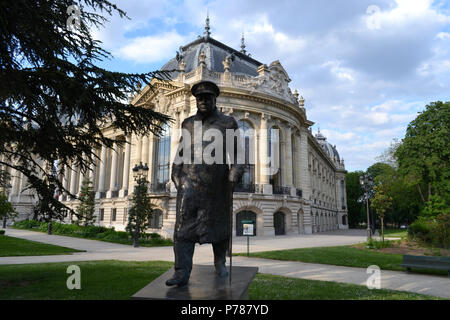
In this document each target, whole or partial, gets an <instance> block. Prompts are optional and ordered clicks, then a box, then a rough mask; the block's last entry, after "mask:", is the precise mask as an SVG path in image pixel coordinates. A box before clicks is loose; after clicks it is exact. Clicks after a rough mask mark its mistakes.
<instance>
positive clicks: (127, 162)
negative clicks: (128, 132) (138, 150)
mask: <svg viewBox="0 0 450 320" xmlns="http://www.w3.org/2000/svg"><path fill="white" fill-rule="evenodd" d="M130 154H131V136H128V137H126V143H125V159H124V160H123V176H122V189H121V190H120V191H119V197H125V191H128V181H129V176H130Z"/></svg>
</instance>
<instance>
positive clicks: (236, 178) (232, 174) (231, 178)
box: [228, 169, 241, 183]
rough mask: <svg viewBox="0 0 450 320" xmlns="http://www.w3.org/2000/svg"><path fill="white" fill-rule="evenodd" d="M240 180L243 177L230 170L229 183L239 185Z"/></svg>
mask: <svg viewBox="0 0 450 320" xmlns="http://www.w3.org/2000/svg"><path fill="white" fill-rule="evenodd" d="M240 178H241V177H240V175H239V173H238V172H237V171H236V170H233V169H231V170H230V173H229V174H228V181H230V182H233V183H238V182H239V179H240Z"/></svg>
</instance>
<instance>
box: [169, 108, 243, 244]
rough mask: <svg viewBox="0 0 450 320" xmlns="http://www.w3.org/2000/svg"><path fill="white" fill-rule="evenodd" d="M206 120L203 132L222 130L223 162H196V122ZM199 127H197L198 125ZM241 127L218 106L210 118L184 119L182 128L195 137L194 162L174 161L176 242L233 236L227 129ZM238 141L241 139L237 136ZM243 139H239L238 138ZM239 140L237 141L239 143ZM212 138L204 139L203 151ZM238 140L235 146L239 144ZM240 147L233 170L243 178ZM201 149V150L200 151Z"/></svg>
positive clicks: (192, 149)
mask: <svg viewBox="0 0 450 320" xmlns="http://www.w3.org/2000/svg"><path fill="white" fill-rule="evenodd" d="M195 121H200V122H197V124H199V123H202V131H203V133H205V131H206V130H208V129H210V128H214V129H217V130H219V131H220V132H221V133H222V137H223V161H222V164H216V163H214V164H205V162H204V161H203V163H202V164H194V146H193V144H194V122H195ZM196 128H197V127H196ZM237 128H238V126H237V123H236V120H235V119H234V118H233V117H230V116H226V115H224V114H222V113H221V112H220V111H218V110H217V109H215V111H213V113H212V114H211V115H210V116H209V117H207V118H206V119H203V120H202V119H201V118H200V116H199V115H195V116H191V117H189V118H186V119H185V120H184V121H183V124H182V129H185V130H187V131H188V132H189V133H190V136H191V144H192V148H191V162H190V164H187V163H184V162H187V161H184V162H183V163H181V164H180V161H178V163H175V162H174V164H173V166H172V180H173V181H174V183H175V185H177V183H178V186H177V190H178V192H177V204H176V223H175V231H174V240H175V242H179V241H190V242H199V243H200V244H202V243H213V242H219V241H223V240H226V239H229V236H230V208H231V206H232V198H231V197H230V193H231V183H230V182H229V179H228V176H229V174H230V169H229V165H228V164H227V161H226V157H227V152H226V129H233V130H236V129H237ZM236 140H238V139H236ZM238 141H239V140H238ZM238 141H235V142H237V143H239V142H238ZM210 143H212V142H211V141H203V142H202V150H201V151H202V154H203V150H204V148H206V147H207V146H208V145H209V144H210ZM237 143H235V145H236V144H237ZM183 146H186V141H185V142H183V137H182V138H181V139H180V145H179V148H178V151H177V153H178V156H180V158H181V155H183V152H185V151H184V150H182V149H183V148H182V147H183ZM236 148H237V147H236V146H235V148H234V159H233V161H234V162H233V164H232V165H231V170H234V171H236V174H237V175H238V177H241V175H242V172H243V170H244V167H243V165H239V164H236V160H237V159H236V155H237V152H236V151H237V149H236ZM197 151H198V150H197Z"/></svg>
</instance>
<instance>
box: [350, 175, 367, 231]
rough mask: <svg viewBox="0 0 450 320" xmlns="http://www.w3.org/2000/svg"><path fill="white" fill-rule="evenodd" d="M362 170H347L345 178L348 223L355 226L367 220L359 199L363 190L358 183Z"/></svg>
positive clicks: (362, 204)
mask: <svg viewBox="0 0 450 320" xmlns="http://www.w3.org/2000/svg"><path fill="white" fill-rule="evenodd" d="M363 174H364V172H363V171H355V172H348V173H347V175H346V178H345V181H346V192H347V207H348V224H349V226H350V227H357V226H358V225H359V224H360V223H364V222H366V221H367V219H366V215H365V211H364V203H362V202H361V201H360V199H361V198H362V196H363V195H364V190H363V189H362V188H361V185H360V184H359V177H360V176H362V175H363Z"/></svg>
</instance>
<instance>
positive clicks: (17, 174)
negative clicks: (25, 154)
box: [11, 169, 20, 197]
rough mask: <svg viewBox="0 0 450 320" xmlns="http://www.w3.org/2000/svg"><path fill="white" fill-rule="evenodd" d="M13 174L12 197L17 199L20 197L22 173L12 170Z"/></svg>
mask: <svg viewBox="0 0 450 320" xmlns="http://www.w3.org/2000/svg"><path fill="white" fill-rule="evenodd" d="M12 174H13V179H12V180H13V183H12V192H11V196H14V197H17V196H18V195H19V192H20V191H19V188H20V172H19V171H17V170H16V169H13V170H12Z"/></svg>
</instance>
